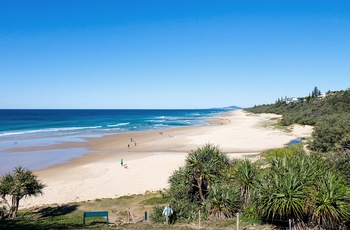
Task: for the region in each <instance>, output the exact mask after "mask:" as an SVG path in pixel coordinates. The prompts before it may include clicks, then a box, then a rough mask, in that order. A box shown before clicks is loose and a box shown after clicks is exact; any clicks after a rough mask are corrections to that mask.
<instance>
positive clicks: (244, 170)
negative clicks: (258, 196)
mask: <svg viewBox="0 0 350 230" xmlns="http://www.w3.org/2000/svg"><path fill="white" fill-rule="evenodd" d="M257 175H258V167H257V166H256V165H255V164H254V163H253V162H251V161H250V160H247V159H244V160H241V161H238V162H237V165H236V167H235V180H236V181H237V183H238V184H239V186H240V191H241V202H242V203H243V204H247V205H249V203H250V191H251V189H252V188H253V186H254V183H255V182H256V178H257Z"/></svg>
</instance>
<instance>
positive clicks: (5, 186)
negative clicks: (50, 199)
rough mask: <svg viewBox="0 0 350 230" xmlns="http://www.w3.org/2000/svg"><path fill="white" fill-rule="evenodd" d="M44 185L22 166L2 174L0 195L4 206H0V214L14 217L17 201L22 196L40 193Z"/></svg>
mask: <svg viewBox="0 0 350 230" xmlns="http://www.w3.org/2000/svg"><path fill="white" fill-rule="evenodd" d="M44 187H45V185H44V184H43V183H41V181H39V180H38V179H37V176H36V175H34V174H33V173H32V172H31V171H29V170H26V169H24V168H23V167H16V168H15V169H14V171H13V172H12V173H7V174H5V175H4V176H2V177H1V178H0V197H1V199H2V203H3V204H4V205H5V206H3V207H1V211H0V214H1V216H6V217H9V218H16V215H17V211H18V206H19V201H20V200H21V199H22V198H23V197H29V196H37V195H40V194H41V193H42V189H43V188H44ZM7 198H9V199H10V201H8V199H7ZM10 203H11V204H10ZM0 204H1V203H0Z"/></svg>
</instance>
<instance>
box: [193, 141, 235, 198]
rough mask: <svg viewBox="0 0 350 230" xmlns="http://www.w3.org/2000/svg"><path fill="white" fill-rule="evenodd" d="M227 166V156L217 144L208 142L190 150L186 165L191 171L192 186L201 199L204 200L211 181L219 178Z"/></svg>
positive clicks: (228, 163)
mask: <svg viewBox="0 0 350 230" xmlns="http://www.w3.org/2000/svg"><path fill="white" fill-rule="evenodd" d="M229 166H230V160H229V158H228V156H227V155H226V154H224V153H222V152H221V151H220V149H219V148H218V147H217V146H213V145H210V144H206V145H204V146H203V147H201V148H198V149H196V150H195V151H192V152H191V153H190V154H189V155H188V156H187V158H186V167H187V168H188V169H189V170H190V171H191V173H192V181H193V186H194V187H196V188H197V189H198V193H199V197H200V199H201V200H202V201H205V199H206V198H205V196H206V194H207V192H208V190H209V188H210V185H211V183H212V182H213V181H214V180H216V179H218V178H220V176H221V175H222V174H223V173H224V171H225V169H227V168H228V167H229Z"/></svg>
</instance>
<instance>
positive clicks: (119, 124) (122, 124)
mask: <svg viewBox="0 0 350 230" xmlns="http://www.w3.org/2000/svg"><path fill="white" fill-rule="evenodd" d="M128 124H130V122H125V123H118V124H115V125H107V127H118V126H124V125H128Z"/></svg>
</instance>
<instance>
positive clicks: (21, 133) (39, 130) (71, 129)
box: [0, 126, 102, 137]
mask: <svg viewBox="0 0 350 230" xmlns="http://www.w3.org/2000/svg"><path fill="white" fill-rule="evenodd" d="M101 127H102V126H88V127H66V128H48V129H35V130H25V131H20V132H5V133H0V137H2V136H14V135H24V134H30V133H50V132H53V133H54V132H64V131H73V130H82V129H97V128H101Z"/></svg>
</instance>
